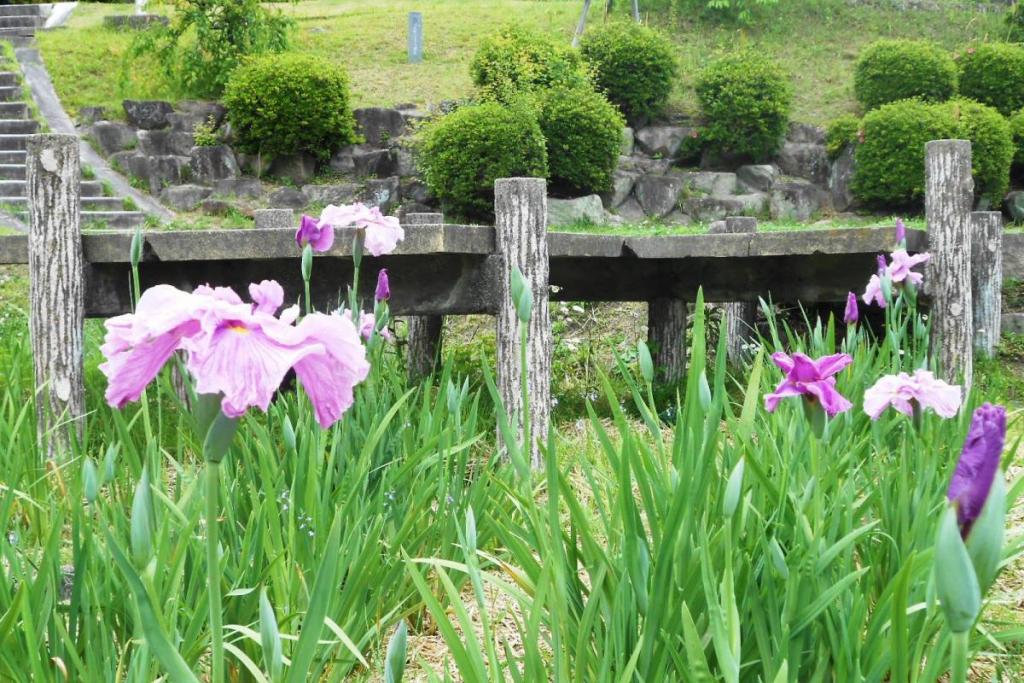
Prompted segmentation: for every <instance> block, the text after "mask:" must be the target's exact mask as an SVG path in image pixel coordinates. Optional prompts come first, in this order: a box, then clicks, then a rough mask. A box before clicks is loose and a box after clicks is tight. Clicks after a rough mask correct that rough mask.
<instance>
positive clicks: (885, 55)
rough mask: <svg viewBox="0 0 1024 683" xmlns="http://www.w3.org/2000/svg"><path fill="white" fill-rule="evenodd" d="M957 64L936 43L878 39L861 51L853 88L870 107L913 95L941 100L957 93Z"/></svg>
mask: <svg viewBox="0 0 1024 683" xmlns="http://www.w3.org/2000/svg"><path fill="white" fill-rule="evenodd" d="M956 82H957V68H956V63H955V62H954V61H953V58H952V57H951V56H950V55H949V54H947V53H946V51H945V50H943V49H942V48H940V47H938V46H937V45H935V44H933V43H929V42H925V41H917V40H879V41H876V42H874V43H872V44H871V45H869V46H868V47H866V48H865V49H864V50H863V52H861V54H860V57H859V58H858V59H857V64H856V66H855V67H854V76H853V91H854V94H855V95H856V97H857V100H858V101H859V102H860V103H861V104H862V105H863V106H864V108H865V109H867V110H871V109H875V108H877V107H880V106H882V105H883V104H887V103H889V102H896V101H898V100H904V99H908V98H912V97H916V98H919V99H921V100H925V101H929V102H944V101H946V100H948V99H949V98H950V97H952V96H953V95H954V94H955V93H956Z"/></svg>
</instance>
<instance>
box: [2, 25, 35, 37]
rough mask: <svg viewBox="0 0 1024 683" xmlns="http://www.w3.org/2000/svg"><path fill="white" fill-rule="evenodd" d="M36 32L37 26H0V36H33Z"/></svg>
mask: <svg viewBox="0 0 1024 683" xmlns="http://www.w3.org/2000/svg"><path fill="white" fill-rule="evenodd" d="M35 34H36V28H35V26H0V38H3V39H5V40H6V39H8V38H19V37H23V38H31V37H32V36H34V35H35Z"/></svg>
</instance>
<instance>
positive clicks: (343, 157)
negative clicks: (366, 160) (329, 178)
mask: <svg viewBox="0 0 1024 683" xmlns="http://www.w3.org/2000/svg"><path fill="white" fill-rule="evenodd" d="M375 150H376V148H375V147H373V146H372V145H365V144H362V145H346V146H344V147H342V148H341V149H339V150H338V151H337V152H335V153H334V155H333V156H332V157H331V161H330V162H329V164H328V165H329V166H330V167H331V170H332V171H334V172H336V173H354V172H355V170H356V168H355V161H354V158H355V155H356V154H365V153H367V152H373V151H375Z"/></svg>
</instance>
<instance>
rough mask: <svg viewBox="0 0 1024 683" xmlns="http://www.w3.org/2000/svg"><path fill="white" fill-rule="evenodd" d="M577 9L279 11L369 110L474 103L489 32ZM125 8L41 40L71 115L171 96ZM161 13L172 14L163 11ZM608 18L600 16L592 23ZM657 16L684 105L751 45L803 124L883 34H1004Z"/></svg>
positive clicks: (826, 18) (420, 2) (903, 21)
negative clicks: (133, 53)
mask: <svg viewBox="0 0 1024 683" xmlns="http://www.w3.org/2000/svg"><path fill="white" fill-rule="evenodd" d="M154 4H155V3H154ZM580 5H581V3H580V1H579V0H543V1H541V0H415V1H412V0H374V1H373V2H366V1H365V0H307V1H305V2H302V3H298V4H294V5H293V4H287V3H286V4H281V5H279V7H281V8H282V11H284V12H286V13H287V14H289V15H291V16H293V17H295V19H296V21H297V24H298V29H297V32H296V35H295V40H294V44H295V48H296V49H297V50H304V51H305V50H308V51H315V52H317V53H318V54H320V55H323V56H326V57H328V58H331V59H334V60H336V61H337V62H338V63H340V64H342V65H344V66H345V67H346V68H347V69H348V70H349V72H350V74H351V76H352V81H353V91H354V92H353V95H354V99H355V102H356V104H357V106H372V105H391V104H397V103H399V102H414V103H420V104H424V103H430V102H437V101H439V100H443V99H451V98H458V97H462V96H466V95H469V94H470V93H471V89H472V84H471V83H470V80H469V75H468V69H467V64H468V62H469V59H470V57H471V56H472V54H473V51H474V50H475V49H476V46H477V44H478V42H479V40H480V38H481V37H482V36H484V35H486V34H487V33H488V32H490V31H491V30H493V29H494V28H496V27H498V26H501V25H503V24H505V23H508V22H511V21H515V22H521V23H524V24H527V25H529V26H532V27H533V28H535V29H537V30H541V31H545V32H548V33H550V34H552V35H554V36H557V37H559V38H561V39H564V40H568V39H569V37H570V36H571V33H572V29H573V26H574V24H575V21H576V17H577V13H578V11H579V7H580ZM412 10H418V11H421V12H423V14H424V24H425V45H426V59H425V61H424V63H422V64H418V65H411V64H406V63H405V37H406V33H405V31H406V28H405V27H406V16H407V14H408V12H409V11H412ZM125 11H126V8H125V7H124V6H118V5H106V4H96V5H87V4H84V3H83V4H80V5H79V6H78V8H77V9H76V10H75V14H74V15H73V17H72V19H71V21H70V24H69V27H68V28H64V29H60V30H57V31H52V32H49V33H43V34H41V35H40V37H39V46H40V49H41V50H42V53H43V56H44V58H45V59H46V63H47V66H48V67H49V69H50V72H51V74H52V76H53V79H54V83H55V85H56V87H57V91H58V93H60V95H61V97H62V98H63V99H64V102H65V105H66V106H68V107H69V108H70V109H72V110H76V109H77V108H79V107H82V106H86V105H93V104H102V105H105V106H107V107H108V108H110V109H111V110H112V111H120V101H121V99H123V98H126V97H134V98H170V99H173V98H174V95H175V94H174V93H173V92H171V91H170V90H169V88H168V87H167V86H166V84H164V83H163V81H162V79H161V78H160V76H159V73H158V72H157V71H156V70H155V69H154V68H153V65H152V64H145V63H143V64H138V65H133V67H132V69H131V70H130V72H129V73H128V74H127V78H126V79H122V78H121V77H120V76H119V74H121V73H122V68H121V63H122V57H123V55H124V53H125V51H126V49H127V46H128V44H129V42H130V40H131V37H130V34H128V33H117V32H113V31H108V30H105V29H103V28H102V17H103V16H104V15H106V14H110V13H122V12H125ZM154 11H161V12H166V11H167V9H166V8H162V7H160V6H159V5H156V6H155V7H154ZM599 20H600V17H599V15H598V14H597V13H596V12H595V16H594V17H593V21H599ZM651 20H652V22H653V23H657V24H659V25H661V26H662V27H663V28H664V29H665V30H666V31H667V32H668V33H669V34H670V35H671V36H672V38H673V39H674V40H675V41H676V43H677V45H678V54H679V62H680V66H681V69H680V72H681V73H680V80H679V85H678V87H677V88H676V91H675V92H674V94H673V97H672V104H673V106H674V107H675V108H677V109H682V110H693V109H694V107H695V102H694V98H693V92H692V85H693V81H694V78H695V76H696V74H697V73H698V72H699V70H700V68H701V67H702V66H703V65H705V64H706V63H707V62H708V61H709V60H710V59H712V58H714V57H715V56H716V55H717V54H719V53H722V52H725V51H730V50H735V49H736V48H738V47H741V46H751V47H755V48H758V49H763V50H765V51H767V52H769V53H770V54H772V55H774V56H775V57H776V58H777V59H779V60H780V61H781V62H782V64H783V65H784V66H785V67H786V68H787V69H788V70H789V71H790V72H791V73H792V74H793V78H794V84H795V90H796V93H795V109H794V118H795V119H797V120H801V121H808V122H813V123H824V122H826V121H828V120H829V119H831V118H833V117H835V116H836V115H837V114H840V113H842V112H845V111H851V110H853V109H854V108H855V105H854V103H853V99H852V88H851V83H852V74H853V62H854V60H855V59H856V56H857V54H858V52H859V50H860V49H861V47H863V46H864V45H866V44H867V43H869V42H871V41H873V40H875V39H876V38H879V37H889V36H902V37H913V38H928V39H932V40H936V41H938V42H939V43H941V44H942V45H944V46H946V47H947V48H949V49H951V50H952V49H955V48H957V46H959V45H962V44H963V43H964V42H966V41H971V40H998V39H999V38H1000V37H1001V35H1002V32H1003V28H1002V16H1001V15H999V14H981V13H965V12H957V11H948V12H899V11H896V10H892V9H878V8H874V7H850V6H848V5H846V4H845V2H842V0H817V1H814V2H805V1H800V2H791V3H788V4H787V3H783V4H782V6H780V7H779V8H777V9H775V10H773V11H772V12H771V13H769V14H766V15H765V17H764V18H762V19H760V20H758V21H757V22H756V23H755V24H754V25H753V26H752V27H750V28H748V29H743V28H739V27H729V26H726V27H721V26H711V25H708V24H705V23H701V22H693V21H689V20H686V19H684V18H681V17H678V16H673V15H668V14H661V15H658V16H656V17H653V18H652V19H651Z"/></svg>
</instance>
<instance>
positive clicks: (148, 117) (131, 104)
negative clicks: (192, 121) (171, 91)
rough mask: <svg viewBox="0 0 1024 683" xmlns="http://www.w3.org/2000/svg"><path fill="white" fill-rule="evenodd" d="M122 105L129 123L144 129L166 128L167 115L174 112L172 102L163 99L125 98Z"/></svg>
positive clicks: (167, 123)
mask: <svg viewBox="0 0 1024 683" xmlns="http://www.w3.org/2000/svg"><path fill="white" fill-rule="evenodd" d="M122 106H123V107H124V113H125V116H127V117H128V123H130V124H132V125H133V126H135V127H136V128H141V129H143V130H158V129H160V128H166V127H167V126H168V125H169V122H168V120H167V115H168V114H173V113H174V107H172V106H171V103H170V102H163V101H161V100H125V101H124V102H123V103H122Z"/></svg>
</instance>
